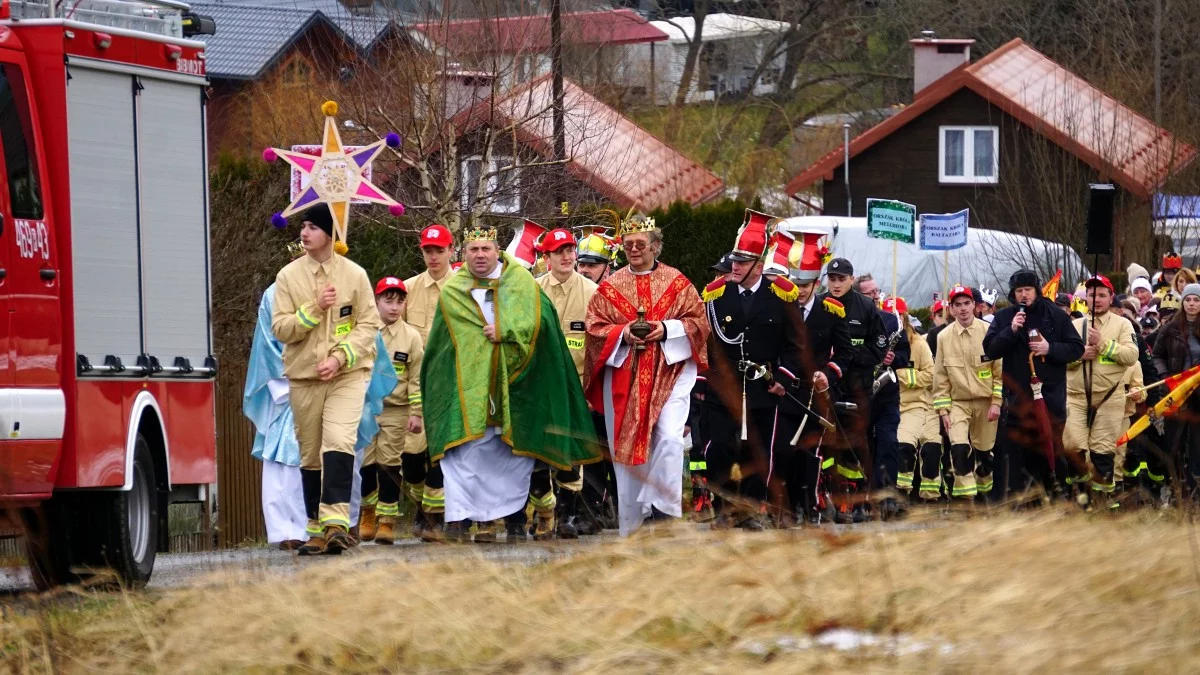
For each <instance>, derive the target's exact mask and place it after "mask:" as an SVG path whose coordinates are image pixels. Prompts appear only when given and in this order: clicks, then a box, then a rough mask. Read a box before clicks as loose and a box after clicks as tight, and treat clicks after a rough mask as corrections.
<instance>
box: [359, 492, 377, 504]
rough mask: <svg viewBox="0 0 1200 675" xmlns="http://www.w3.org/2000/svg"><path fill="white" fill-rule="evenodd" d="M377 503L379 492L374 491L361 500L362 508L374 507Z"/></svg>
mask: <svg viewBox="0 0 1200 675" xmlns="http://www.w3.org/2000/svg"><path fill="white" fill-rule="evenodd" d="M378 503H379V490H375V491H374V492H372V493H371V494H369V495H367V496H366V497H363V499H362V505H363V506H374V505H376V504H378Z"/></svg>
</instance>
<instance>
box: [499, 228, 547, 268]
mask: <svg viewBox="0 0 1200 675" xmlns="http://www.w3.org/2000/svg"><path fill="white" fill-rule="evenodd" d="M492 232H495V230H492ZM545 234H546V228H544V227H542V226H541V225H538V224H537V223H535V222H533V221H532V220H526V221H525V222H523V223H521V225H520V227H518V228H517V234H516V236H514V237H513V240H512V242H510V243H509V245H508V248H507V249H505V252H506V253H508V254H509V255H511V256H512V257H513V258H514V259H516V261H517V262H519V263H521V266H522V267H524V268H525V269H529V268H531V267H533V266H534V265H535V264H536V263H537V251H538V248H537V243H538V240H539V239H541V237H542V236H544V235H545ZM492 238H493V239H495V238H496V237H495V235H494V234H493V235H492Z"/></svg>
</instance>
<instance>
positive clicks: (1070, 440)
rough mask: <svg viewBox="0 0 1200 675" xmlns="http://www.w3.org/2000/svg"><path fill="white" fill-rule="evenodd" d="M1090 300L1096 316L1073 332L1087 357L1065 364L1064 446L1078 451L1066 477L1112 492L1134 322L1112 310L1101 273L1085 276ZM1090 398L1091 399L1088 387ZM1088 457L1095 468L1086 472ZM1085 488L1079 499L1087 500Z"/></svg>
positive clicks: (1134, 357)
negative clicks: (1080, 338) (1089, 481)
mask: <svg viewBox="0 0 1200 675" xmlns="http://www.w3.org/2000/svg"><path fill="white" fill-rule="evenodd" d="M1084 287H1085V288H1086V289H1087V299H1088V301H1089V302H1092V303H1093V306H1092V316H1091V317H1084V318H1080V319H1076V320H1075V321H1074V325H1075V330H1077V331H1079V334H1080V336H1082V337H1083V342H1084V350H1083V358H1082V359H1080V360H1079V361H1077V362H1075V363H1072V364H1070V365H1068V366H1067V425H1066V428H1065V429H1064V430H1063V449H1065V450H1066V451H1068V452H1076V453H1079V454H1078V461H1077V462H1074V461H1073V462H1071V464H1072V467H1071V472H1070V475H1069V477H1068V478H1067V481H1068V482H1069V483H1071V484H1074V485H1076V486H1079V487H1078V489H1079V490H1084V487H1082V485H1083V484H1084V483H1086V482H1087V481H1088V480H1089V478H1090V480H1091V486H1092V492H1094V493H1098V494H1103V495H1108V494H1111V493H1112V491H1113V490H1114V489H1115V487H1116V485H1115V467H1116V457H1115V455H1116V451H1117V439H1118V438H1120V436H1121V434H1122V432H1123V426H1124V424H1125V421H1126V419H1127V417H1126V415H1125V387H1124V386H1123V385H1124V383H1125V376H1126V374H1127V373H1128V371H1129V368H1130V366H1133V365H1134V364H1136V363H1137V362H1138V346H1137V338H1135V337H1134V336H1133V324H1131V323H1130V322H1129V320H1128V319H1126V318H1125V317H1124V316H1123V315H1121V314H1120V313H1119V312H1110V311H1109V308H1110V307H1112V300H1113V295H1114V293H1113V285H1112V282H1111V281H1109V280H1108V278H1106V277H1104V276H1101V275H1097V276H1094V277H1092V278H1091V279H1088V280H1087V283H1086V284H1085V286H1084ZM1089 385H1090V389H1091V398H1090V400H1089V398H1088V389H1089ZM1088 455H1090V456H1091V457H1090V459H1091V466H1092V471H1091V472H1089V471H1088V468H1087V467H1088V459H1089V457H1088ZM1086 495H1087V492H1082V493H1081V499H1085V500H1086V499H1088V497H1087V496H1086Z"/></svg>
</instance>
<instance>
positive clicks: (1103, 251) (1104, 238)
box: [1084, 183, 1117, 255]
mask: <svg viewBox="0 0 1200 675" xmlns="http://www.w3.org/2000/svg"><path fill="white" fill-rule="evenodd" d="M1116 197H1117V188H1116V187H1114V186H1113V184H1112V183H1092V184H1090V185H1088V211H1087V241H1086V245H1085V247H1084V253H1085V254H1087V255H1112V252H1113V202H1115V201H1116Z"/></svg>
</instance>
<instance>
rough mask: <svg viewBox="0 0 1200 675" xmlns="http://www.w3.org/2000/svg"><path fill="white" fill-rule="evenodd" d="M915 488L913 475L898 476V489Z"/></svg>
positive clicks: (901, 474)
mask: <svg viewBox="0 0 1200 675" xmlns="http://www.w3.org/2000/svg"><path fill="white" fill-rule="evenodd" d="M912 486H913V475H912V474H911V473H900V474H896V487H899V488H904V489H905V490H908V489H911V488H912Z"/></svg>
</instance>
